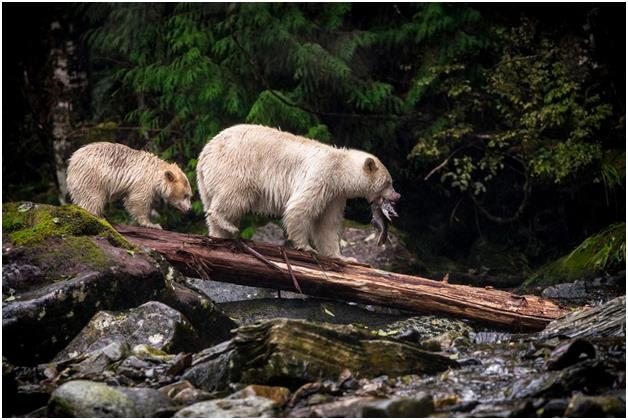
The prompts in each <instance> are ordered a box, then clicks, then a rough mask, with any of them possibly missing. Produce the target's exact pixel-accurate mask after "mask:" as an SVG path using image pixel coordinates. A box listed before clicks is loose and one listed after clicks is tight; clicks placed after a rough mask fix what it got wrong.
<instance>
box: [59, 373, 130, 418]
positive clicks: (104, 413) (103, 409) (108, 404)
mask: <svg viewBox="0 0 628 420" xmlns="http://www.w3.org/2000/svg"><path fill="white" fill-rule="evenodd" d="M48 415H49V416H50V417H139V413H138V411H137V410H136V408H135V404H134V403H133V400H132V399H131V398H129V397H128V396H127V395H126V394H125V393H124V392H122V391H120V390H119V389H116V388H114V387H110V386H107V385H105V384H102V383H98V382H90V381H71V382H67V383H65V384H63V385H61V386H60V387H59V388H57V389H56V390H55V391H54V392H53V393H52V395H51V397H50V402H49V403H48Z"/></svg>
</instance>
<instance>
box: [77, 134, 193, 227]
mask: <svg viewBox="0 0 628 420" xmlns="http://www.w3.org/2000/svg"><path fill="white" fill-rule="evenodd" d="M67 181H68V191H69V193H70V196H71V198H72V201H73V202H74V203H75V204H76V205H78V206H80V207H83V208H84V209H85V210H87V211H89V212H90V213H92V214H94V215H96V216H99V217H102V215H103V210H104V208H105V206H106V205H107V203H108V202H110V201H114V200H118V199H122V200H123V203H124V207H125V209H126V210H127V211H128V212H129V214H130V215H131V216H132V217H133V218H134V219H135V220H136V221H137V222H138V224H139V225H140V226H147V227H153V228H158V229H161V226H159V225H158V224H155V223H151V221H150V218H149V215H150V211H151V208H152V205H153V202H154V201H155V200H157V199H159V198H160V197H161V198H163V199H164V200H165V201H166V202H167V203H168V204H170V205H173V206H174V207H176V208H178V209H179V210H181V211H184V212H187V211H189V210H190V209H191V208H192V206H191V203H190V199H191V197H192V189H191V188H190V182H189V181H188V179H187V177H186V176H185V174H184V173H183V171H181V169H180V168H179V167H178V166H177V165H176V164H170V163H168V162H164V161H163V160H161V159H159V158H158V157H157V156H155V155H153V154H152V153H148V152H144V151H140V150H134V149H131V148H130V147H127V146H125V145H123V144H116V143H105V142H101V143H91V144H88V145H87V146H84V147H81V148H80V149H78V150H77V151H76V152H74V154H73V155H72V157H71V158H70V160H69V164H68V179H67Z"/></svg>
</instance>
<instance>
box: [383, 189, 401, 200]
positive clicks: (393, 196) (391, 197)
mask: <svg viewBox="0 0 628 420" xmlns="http://www.w3.org/2000/svg"><path fill="white" fill-rule="evenodd" d="M400 198H401V194H399V193H398V192H397V191H394V190H393V192H392V193H390V195H389V196H388V197H386V199H387V200H390V201H392V202H394V203H396V202H397V201H399V199H400Z"/></svg>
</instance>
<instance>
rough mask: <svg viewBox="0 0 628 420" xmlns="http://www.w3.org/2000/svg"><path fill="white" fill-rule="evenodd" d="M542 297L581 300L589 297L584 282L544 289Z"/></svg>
mask: <svg viewBox="0 0 628 420" xmlns="http://www.w3.org/2000/svg"><path fill="white" fill-rule="evenodd" d="M541 296H543V297H545V298H550V299H562V300H579V299H584V298H586V297H587V287H586V284H585V282H584V280H577V281H575V282H573V283H560V284H556V285H554V286H550V287H548V288H546V289H544V290H543V292H542V293H541Z"/></svg>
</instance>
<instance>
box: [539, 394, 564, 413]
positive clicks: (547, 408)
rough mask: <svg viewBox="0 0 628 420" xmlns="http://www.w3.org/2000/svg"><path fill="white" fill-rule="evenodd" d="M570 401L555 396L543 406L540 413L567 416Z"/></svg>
mask: <svg viewBox="0 0 628 420" xmlns="http://www.w3.org/2000/svg"><path fill="white" fill-rule="evenodd" d="M567 404H568V401H567V400H565V399H563V398H554V399H551V400H549V401H548V402H547V403H545V405H543V407H542V408H541V410H540V412H539V414H540V415H541V417H565V410H566V409H567Z"/></svg>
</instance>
